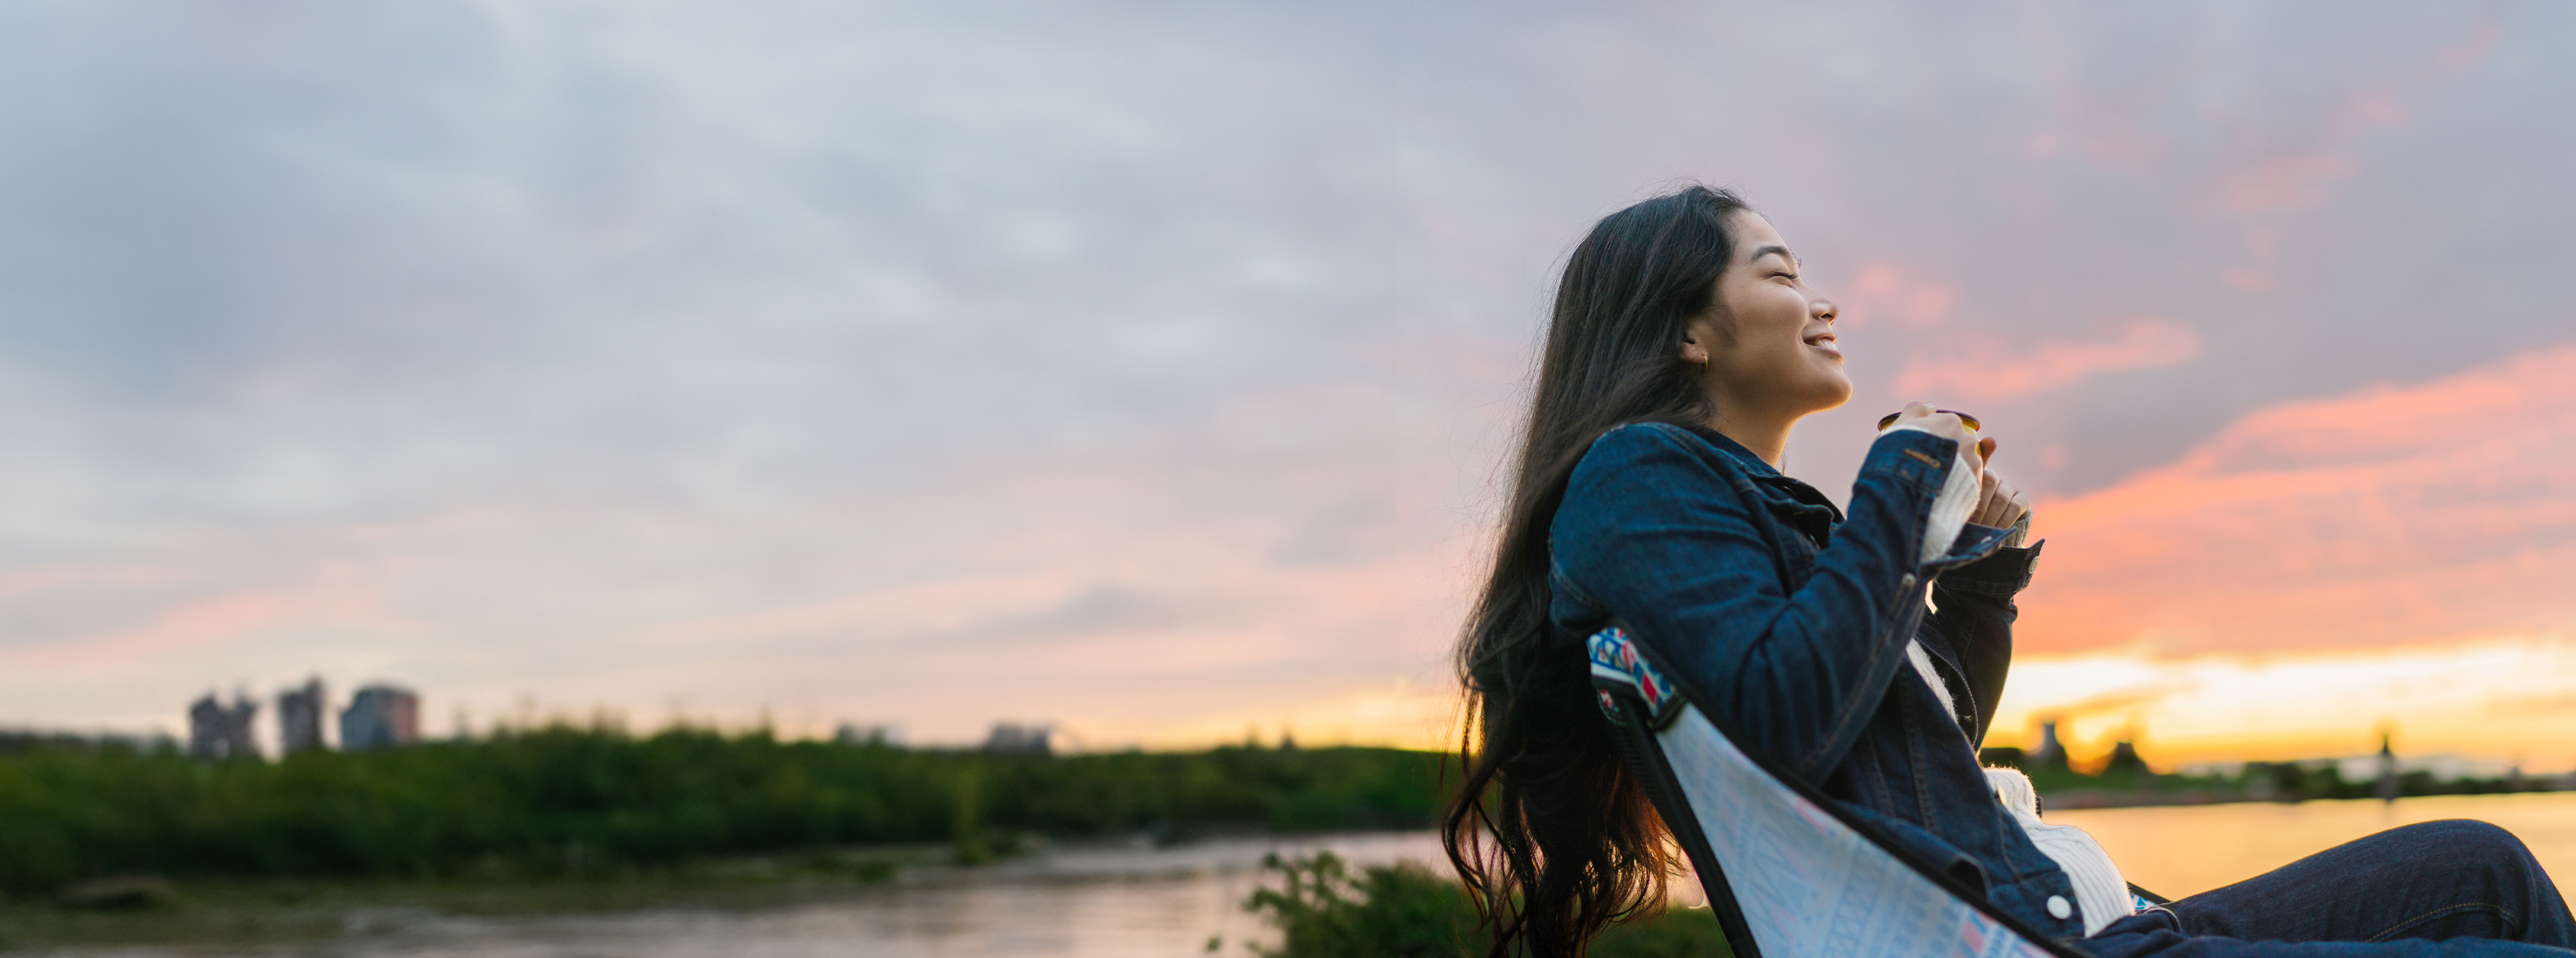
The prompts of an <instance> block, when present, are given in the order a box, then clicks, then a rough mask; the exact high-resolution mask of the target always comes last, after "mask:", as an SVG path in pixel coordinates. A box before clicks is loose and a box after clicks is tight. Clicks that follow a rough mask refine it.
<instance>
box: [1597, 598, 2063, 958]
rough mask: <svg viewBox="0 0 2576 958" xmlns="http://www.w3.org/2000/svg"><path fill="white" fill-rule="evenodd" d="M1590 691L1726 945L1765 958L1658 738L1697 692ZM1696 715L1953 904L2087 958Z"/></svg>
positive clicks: (1622, 681) (1610, 681)
mask: <svg viewBox="0 0 2576 958" xmlns="http://www.w3.org/2000/svg"><path fill="white" fill-rule="evenodd" d="M1622 631H1625V630H1624V629H1623V630H1622ZM1627 642H1628V645H1629V646H1630V647H1631V648H1633V649H1634V650H1635V651H1636V653H1637V655H1638V657H1639V658H1641V659H1643V660H1644V662H1645V664H1646V665H1647V666H1649V667H1650V669H1651V672H1650V673H1649V680H1650V681H1653V682H1655V683H1657V684H1665V683H1670V682H1671V681H1672V680H1671V679H1669V678H1666V676H1673V675H1679V674H1681V673H1680V672H1679V671H1678V670H1675V669H1673V668H1671V667H1670V666H1669V665H1668V664H1666V663H1665V662H1664V661H1662V657H1661V656H1659V655H1657V654H1656V653H1655V652H1654V651H1653V650H1652V649H1650V648H1648V647H1647V646H1646V644H1645V643H1644V642H1642V641H1639V640H1638V638H1637V636H1636V635H1635V633H1633V632H1631V633H1628V635H1627ZM1587 657H1588V652H1587ZM1592 684H1593V687H1594V689H1595V690H1596V691H1597V693H1598V695H1599V697H1600V704H1601V708H1602V713H1603V716H1604V718H1605V719H1606V720H1607V721H1609V723H1610V725H1611V728H1612V729H1613V730H1614V734H1613V738H1614V739H1615V741H1616V744H1617V747H1618V750H1619V757H1620V759H1621V760H1622V761H1623V762H1624V763H1625V764H1626V765H1627V767H1628V770H1629V772H1630V773H1631V774H1633V775H1635V776H1636V777H1637V780H1638V782H1639V783H1640V784H1642V785H1643V786H1645V791H1646V796H1647V798H1648V799H1650V800H1652V801H1653V802H1654V805H1655V811H1656V812H1657V813H1658V814H1660V815H1662V816H1663V819H1664V826H1665V827H1666V828H1669V829H1671V830H1672V833H1673V838H1674V839H1675V840H1676V841H1677V842H1678V843H1679V844H1680V845H1681V847H1682V852H1683V854H1685V855H1687V856H1689V858H1690V863H1691V867H1692V868H1694V869H1696V870H1697V871H1698V872H1699V880H1700V885H1701V887H1702V888H1704V889H1705V890H1706V891H1707V893H1708V905H1709V909H1710V910H1711V911H1714V912H1716V914H1717V922H1718V925H1719V927H1721V928H1722V929H1724V931H1725V932H1726V943H1727V946H1728V947H1729V948H1732V949H1733V950H1734V953H1735V954H1736V956H1737V958H1760V956H1761V954H1762V949H1761V946H1760V944H1759V943H1757V942H1755V941H1754V939H1753V929H1752V926H1750V925H1749V924H1747V923H1746V922H1745V920H1744V910H1743V908H1742V907H1741V906H1740V905H1738V904H1737V902H1736V900H1735V892H1734V889H1733V887H1732V886H1730V885H1728V884H1727V881H1726V872H1725V869H1724V868H1722V867H1720V865H1719V864H1718V861H1717V855H1716V853H1715V852H1714V851H1713V850H1712V849H1711V847H1710V845H1709V842H1708V835H1707V833H1706V832H1705V831H1703V830H1702V828H1701V826H1700V822H1699V816H1698V815H1697V814H1696V813H1694V812H1692V810H1691V806H1690V802H1689V800H1688V798H1687V797H1686V796H1684V795H1683V794H1682V788H1681V780H1680V779H1679V778H1678V777H1676V776H1675V775H1674V774H1673V768H1672V763H1671V762H1670V761H1669V760H1668V759H1667V758H1666V757H1665V755H1664V750H1663V746H1662V745H1661V744H1659V743H1658V742H1657V740H1656V737H1655V736H1656V733H1658V732H1660V731H1662V730H1664V729H1666V728H1670V727H1671V726H1672V724H1673V723H1674V722H1675V721H1676V720H1678V719H1679V718H1680V717H1681V715H1682V712H1683V711H1684V710H1685V709H1690V708H1697V706H1696V705H1695V704H1693V702H1694V700H1697V699H1700V698H1701V696H1699V695H1697V694H1695V693H1696V690H1693V689H1691V688H1690V687H1689V686H1687V685H1683V686H1679V687H1677V688H1667V689H1658V690H1656V692H1657V694H1656V695H1655V696H1654V698H1655V701H1653V702H1652V703H1649V701H1648V697H1647V694H1646V692H1645V691H1644V690H1642V689H1640V688H1639V686H1638V683H1637V680H1636V679H1635V678H1632V677H1629V676H1626V675H1622V676H1620V677H1618V678H1612V677H1610V676H1608V675H1605V674H1603V672H1602V671H1601V670H1599V669H1595V670H1594V672H1593V679H1592ZM1698 711H1699V713H1700V715H1701V717H1702V718H1705V719H1706V720H1707V721H1708V723H1709V724H1710V725H1711V726H1713V727H1715V728H1716V729H1717V731H1718V734H1721V735H1724V736H1726V737H1727V739H1728V740H1729V741H1730V742H1732V743H1733V744H1734V746H1735V747H1736V749H1737V750H1738V751H1741V752H1743V753H1744V756H1745V757H1746V758H1748V759H1750V760H1751V761H1752V762H1753V764H1754V766H1755V767H1756V768H1759V769H1761V770H1762V772H1763V773H1764V774H1766V775H1769V776H1770V777H1771V778H1772V780H1774V781H1777V782H1779V783H1780V784H1781V785H1783V786H1786V787H1787V788H1789V789H1790V790H1791V791H1793V792H1796V793H1797V794H1798V796H1799V797H1801V798H1804V799H1806V800H1807V801H1808V802H1809V803H1811V804H1813V805H1815V806H1816V807H1817V808H1820V809H1823V810H1824V811H1825V812H1827V813H1829V814H1831V815H1832V816H1833V817H1834V819H1835V820H1836V821H1839V822H1841V823H1842V824H1843V825H1844V827H1847V828H1850V829H1851V830H1852V831H1853V832H1856V833H1858V834H1859V835H1860V836H1861V837H1862V838H1863V839H1866V840H1867V841H1868V842H1869V843H1870V844H1872V845H1875V846H1877V847H1878V848H1879V850H1881V851H1884V852H1886V853H1888V854H1889V855H1891V856H1894V857H1895V858H1896V860H1897V861H1899V862H1903V863H1904V864H1905V866H1906V867H1908V868H1911V869H1913V870H1914V872H1915V873H1917V874H1919V875H1922V876H1923V878H1924V879H1925V880H1927V881H1930V882H1932V883H1934V884H1936V885H1939V886H1940V887H1941V888H1942V890H1944V891H1946V892H1948V893H1950V895H1951V896H1952V897H1954V898H1957V899H1959V900H1960V901H1962V902H1965V903H1967V904H1968V905H1969V906H1970V907H1972V908H1975V909H1976V910H1977V911H1979V912H1981V913H1983V914H1984V915H1986V916H1987V917H1989V918H1992V919H1994V920H1995V921H1996V923H1998V924H2001V925H2003V926H2004V927H2005V928H2007V929H2010V930H2011V931H2012V932H2013V933H2014V934H2016V935H2020V936H2021V937H2022V938H2024V939H2026V940H2028V941H2029V942H2030V943H2031V944H2032V945H2033V946H2035V947H2038V948H2040V949H2041V950H2044V951H2046V952H2048V953H2049V954H2051V955H2056V956H2059V958H2085V956H2084V954H2083V953H2082V952H2078V951H2076V950H2074V949H2072V948H2069V947H2067V946H2066V945H2065V944H2063V943H2061V942H2059V941H2057V940H2056V939H2054V938H2051V937H2049V936H2048V935H2046V934H2043V933H2041V932H2040V931H2039V930H2038V929H2035V928H2032V927H2030V926H2029V925H2028V924H2025V923H2024V922H2022V921H2021V919H2018V918H2015V917H2013V916H2011V915H2009V914H2005V913H2004V912H2003V911H2001V910H1999V909H1997V908H1995V907H1994V905H1993V904H1992V903H1990V902H1988V901H1987V900H1986V896H1985V893H1984V892H1982V891H1979V890H1976V889H1971V888H1969V887H1968V886H1967V885H1966V884H1965V883H1963V882H1961V881H1959V880H1958V879H1957V878H1956V877H1953V876H1951V875H1950V874H1948V873H1947V872H1944V871H1942V870H1941V869H1938V868H1935V867H1933V866H1932V865H1931V864H1930V863H1928V862H1925V861H1923V860H1922V859H1921V858H1919V857H1917V856H1915V855H1913V854H1911V853H1910V852H1908V851H1907V850H1906V849H1905V848H1904V847H1902V846H1900V845H1897V844H1896V843H1895V842H1893V841H1890V840H1889V839H1888V838H1887V836H1885V835H1883V834H1881V833H1880V832H1879V831H1878V829H1877V828H1876V827H1875V826H1873V825H1871V824H1870V823H1868V822H1865V821H1862V820H1860V819H1859V818H1858V817H1856V816H1854V815H1852V814H1851V813H1850V812H1849V811H1847V810H1845V809H1844V808H1843V807H1842V806H1841V805H1840V804H1839V803H1837V802H1835V801H1834V800H1832V799H1830V798H1827V797H1826V796H1825V795H1824V793H1823V792H1820V791H1817V790H1816V789H1815V787H1814V786H1811V785H1809V784H1807V783H1806V782H1805V781H1802V780H1800V779H1799V778H1798V777H1797V776H1795V775H1792V774H1790V773H1789V772H1788V771H1787V769H1786V768H1785V767H1784V766H1783V765H1781V764H1780V763H1779V762H1777V761H1774V760H1773V759H1772V758H1771V756H1769V755H1768V754H1765V753H1764V752H1763V751H1762V750H1760V749H1758V748H1755V747H1753V746H1752V745H1751V744H1750V742H1749V740H1747V739H1746V738H1745V737H1744V736H1743V735H1741V734H1738V733H1737V731H1736V730H1735V728H1734V727H1733V726H1732V725H1731V724H1730V723H1728V722H1727V721H1726V720H1725V719H1724V718H1723V717H1721V716H1719V715H1717V714H1716V713H1713V712H1710V711H1709V710H1707V709H1705V708H1699V709H1698Z"/></svg>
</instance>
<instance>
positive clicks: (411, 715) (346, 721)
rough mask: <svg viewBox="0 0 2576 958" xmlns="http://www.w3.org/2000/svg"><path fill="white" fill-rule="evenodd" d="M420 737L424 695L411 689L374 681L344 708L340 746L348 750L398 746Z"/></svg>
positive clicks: (418, 739)
mask: <svg viewBox="0 0 2576 958" xmlns="http://www.w3.org/2000/svg"><path fill="white" fill-rule="evenodd" d="M417 741H420V696H417V695H413V694H412V693H411V690H410V689H401V688H395V687H393V686H390V685H370V686H367V687H366V688H363V689H359V690H358V694H356V695H354V696H351V697H350V698H349V707H348V708H345V709H342V710H340V747H341V748H342V749H344V750H346V751H351V752H364V751H367V750H369V749H379V748H394V747H396V746H402V745H409V744H412V743H413V742H417Z"/></svg>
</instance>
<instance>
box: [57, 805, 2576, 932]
mask: <svg viewBox="0 0 2576 958" xmlns="http://www.w3.org/2000/svg"><path fill="white" fill-rule="evenodd" d="M2049 818H2050V819H2051V820H2053V821H2060V822H2065V823H2068V824H2073V825H2077V826H2080V827H2082V828H2084V829H2086V830H2087V831H2090V832H2092V833H2093V834H2094V836H2095V837H2097V838H2099V839H2100V840H2101V842H2102V844H2103V846H2104V847H2105V848H2107V849H2109V850H2110V852H2111V854H2112V857H2113V858H2114V859H2116V860H2118V861H2119V863H2120V865H2121V868H2122V869H2123V870H2124V871H2125V872H2126V873H2127V875H2128V877H2129V878H2130V880H2131V881H2135V882H2137V883H2138V884H2139V885H2142V886H2144V887H2147V888H2150V889H2153V890H2155V891H2157V892H2160V893H2163V894H2165V895H2168V896H2172V897H2177V898H2178V897H2181V896H2183V895H2188V894H2191V893H2193V892H2198V891H2203V890H2206V889H2210V888H2215V887H2218V886H2220V885H2224V884H2227V883H2228V882H2232V881H2236V880H2238V879H2242V878H2246V877H2250V876H2253V875H2256V874H2260V873H2262V872H2263V871H2265V870H2268V869H2271V868H2274V867H2277V866H2279V865H2282V864H2286V863H2288V862H2290V861H2293V860H2296V859H2297V858H2298V857H2300V856H2301V855H2304V854H2307V853H2309V852H2313V851H2317V850H2321V849H2324V848H2327V847H2330V846H2333V845H2335V844H2338V843H2341V842H2345V841H2349V840H2351V839H2355V838H2359V837H2362V836H2364V835H2368V834H2371V833H2374V832H2378V831H2381V830H2384V829H2388V828H2393V827H2396V826H2399V825H2404V824H2409V823H2413V822H2424V821H2433V820H2437V819H2445V818H2476V819H2483V820H2486V821H2490V822H2494V823H2496V824H2498V825H2502V826H2504V827H2506V828H2508V829H2511V830H2512V831H2513V832H2514V833H2515V834H2518V835H2520V836H2522V838H2523V840H2524V841H2525V842H2527V843H2528V844H2530V845H2531V847H2532V849H2533V851H2534V852H2536V853H2537V854H2538V856H2539V858H2540V860H2541V862H2542V864H2543V865H2545V866H2547V867H2548V868H2549V869H2550V871H2551V873H2552V874H2554V875H2561V876H2567V875H2576V793H2561V794H2526V795H2500V796H2454V797H2438V798H2414V799H2406V800H2403V801H2399V802H2396V803H2394V804H2382V803H2380V802H2376V801H2349V802H2307V803H2303V804H2298V805H2272V804H2252V803H2248V804H2232V805H2202V806H2189V807H2164V808H2122V809H2087V810H2069V811H2063V812H2057V813H2053V814H2051V815H2050V816H2049ZM1324 848H1329V849H1332V850H1334V851H1336V852H1338V853H1340V854H1342V855H1343V856H1344V857H1346V858H1349V859H1351V860H1353V861H1355V862H1360V863H1376V862H1389V861H1395V860H1398V859H1414V860H1420V861H1437V860H1438V859H1439V845H1438V842H1437V841H1435V840H1434V839H1433V838H1432V836H1430V835H1429V834H1424V833H1404V834H1379V835H1348V836H1333V837H1326V838H1319V839H1303V840H1294V839H1292V840H1274V839H1225V840H1217V841H1209V842H1202V843H1197V844H1192V845H1187V846H1182V847H1177V848H1160V849H1158V848H1151V847H1146V846H1141V845H1139V846H1117V845H1104V846H1093V847H1077V848H1064V849H1058V850H1055V851H1052V852H1049V853H1046V854H1042V855H1038V856H1033V857H1031V858H1026V859H1020V860H1016V861H1012V862H1008V863H1005V864H1002V865H998V866H992V867H988V868H983V869H975V870H971V871H967V870H947V869H934V870H930V871H928V872H924V873H916V874H913V875H909V876H906V877H905V878H904V879H902V880H899V881H897V882H894V883H891V884H889V885H887V886H884V887H880V888H872V889H866V890H863V891H861V892H858V893H854V894H852V895H850V896H848V897H846V898H843V899H836V900H832V901H828V902H823V903H812V904H802V905H796V906H793V907H782V908H775V909H739V908H706V909H656V910H649V911H636V912H625V913H612V914H593V915H561V916H548V917H513V918H488V917H487V918H477V917H459V916H443V915H435V914H418V913H412V914H391V915H385V916H378V917H377V918H372V919H364V920H353V926H352V928H353V932H354V933H353V934H351V935H348V936H345V937H341V938H336V939H331V940H327V941H300V942H277V943H270V944H261V945H245V946H231V947H213V948H209V947H193V948H185V949H178V948H166V947H153V948H115V949H102V948H75V949H62V950H55V951H50V952H40V953H41V954H52V955H60V956H65V958H70V956H79V958H108V956H116V958H173V956H178V955H189V956H252V955H258V956H306V955H313V956H321V955H329V956H350V958H611V956H616V958H630V956H631V958H647V956H652V958H660V956H670V958H681V956H691V958H695V956H710V955H720V956H739V958H803V956H809V955H810V956H824V955H831V956H858V958H934V956H935V958H988V956H989V958H1003V956H1009V958H1128V956H1188V955H1200V954H1205V953H1207V952H1206V948H1207V945H1208V943H1209V940H1210V938H1211V937H1214V938H1217V939H1220V942H1219V944H1220V952H1221V953H1223V954H1228V955H1238V956H1239V955H1243V954H1246V952H1245V950H1244V944H1245V943H1246V941H1247V940H1255V939H1259V938H1261V936H1262V932H1263V929H1262V927H1261V925H1260V923H1259V922H1258V920H1257V919H1256V918H1255V917H1254V916H1252V915H1248V914H1246V913H1244V912H1243V910H1242V908H1241V903H1242V901H1243V899H1244V897H1245V896H1246V895H1248V894H1250V893H1251V890H1252V889H1253V887H1254V886H1255V885H1256V884H1257V883H1258V882H1259V881H1260V879H1261V878H1262V874H1261V870H1260V860H1261V856H1262V855H1263V854H1264V853H1265V852H1268V851H1272V850H1277V851H1280V852H1282V853H1284V854H1292V855H1293V854H1299V853H1305V852H1312V851H1315V850H1318V849H1324ZM368 922H374V923H375V924H374V925H373V926H372V927H371V928H368V929H364V930H361V929H359V928H358V927H357V926H359V925H365V924H367V923H368Z"/></svg>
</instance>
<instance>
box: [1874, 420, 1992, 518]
mask: <svg viewBox="0 0 2576 958" xmlns="http://www.w3.org/2000/svg"><path fill="white" fill-rule="evenodd" d="M1905 426H1910V427H1913V428H1915V429H1920V430H1923V431H1924V432H1928V433H1931V434H1933V435H1935V436H1939V437H1941V438H1943V439H1947V440H1950V441H1951V442H1955V443H1958V444H1959V449H1960V450H1961V451H1963V452H1964V451H1966V450H1968V449H1970V448H1971V447H1973V448H1975V449H1976V455H1973V456H1963V457H1961V458H1964V459H1966V460H1968V468H1970V469H1974V470H1976V471H1977V475H1978V476H1980V477H1983V476H1984V475H1985V470H1986V457H1987V456H1991V455H1994V454H1995V441H1994V440H1992V439H1979V438H1977V434H1976V433H1974V432H1970V431H1969V430H1968V424H1966V423H1963V422H1960V421H1959V414H1958V413H1953V412H1942V411H1940V410H1937V409H1934V408H1932V404H1931V403H1928V402H1910V403H1906V404H1905V411H1903V412H1900V413H1897V414H1896V422H1895V423H1893V424H1891V425H1889V427H1888V428H1890V429H1894V428H1898V427H1905ZM1987 488H1988V489H1992V488H1993V486H1992V485H1988V486H1987ZM1970 521H1974V520H1970Z"/></svg>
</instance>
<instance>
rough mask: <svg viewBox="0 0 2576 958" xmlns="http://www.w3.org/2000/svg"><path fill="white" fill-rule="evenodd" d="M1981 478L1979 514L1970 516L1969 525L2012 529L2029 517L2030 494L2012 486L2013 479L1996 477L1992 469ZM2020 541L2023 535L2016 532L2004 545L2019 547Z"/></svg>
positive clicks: (1978, 503)
mask: <svg viewBox="0 0 2576 958" xmlns="http://www.w3.org/2000/svg"><path fill="white" fill-rule="evenodd" d="M1986 441H1987V442H1993V441H1994V440H1992V439H1988V440H1986ZM1982 479H1983V488H1981V489H1979V490H1978V492H1979V496H1978V499H1977V511H1975V512H1972V513H1969V514H1968V521H1969V522H1973V523H1976V524H1978V525H1981V526H1993V527H1995V528H1997V529H2010V528H2012V527H2014V526H2016V525H2020V524H2021V520H2022V517H2024V516H2028V515H2030V493H2027V492H2023V491H2021V487H2020V486H2016V485H2013V484H2012V480H2010V479H2006V478H2004V477H2002V476H1999V475H1996V474H1995V473H1994V470H1991V469H1989V470H1987V471H1986V472H1985V473H1984V474H1983V476H1982ZM2021 540H2022V535H2021V534H2020V533H2015V534H2014V535H2013V537H2012V538H2011V539H2010V540H2007V541H2006V542H2005V543H2004V544H2005V545H2008V546H2012V547H2014V548H2019V547H2020V546H2021V544H2022V542H2021Z"/></svg>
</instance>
